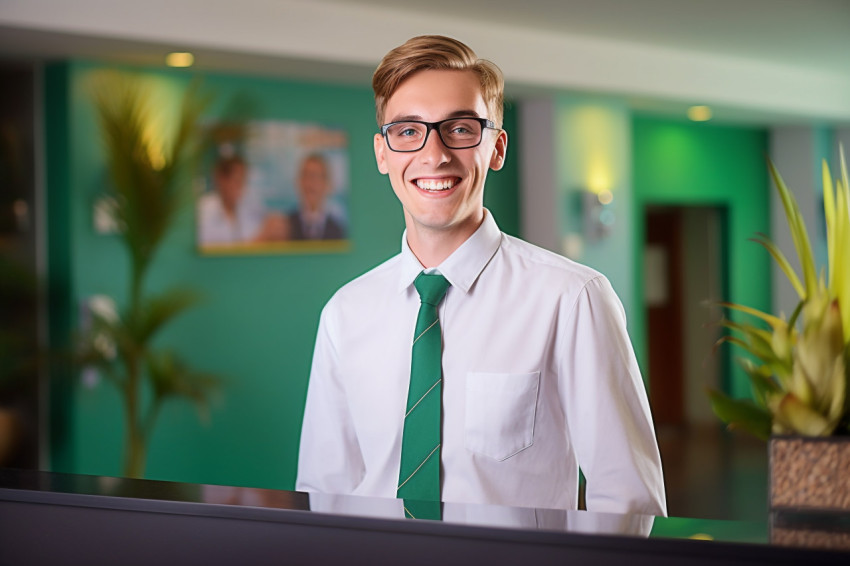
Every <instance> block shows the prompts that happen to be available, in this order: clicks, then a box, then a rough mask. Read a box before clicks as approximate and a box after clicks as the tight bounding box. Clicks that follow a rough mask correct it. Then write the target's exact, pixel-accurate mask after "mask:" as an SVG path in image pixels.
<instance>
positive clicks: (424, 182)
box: [416, 179, 455, 191]
mask: <svg viewBox="0 0 850 566" xmlns="http://www.w3.org/2000/svg"><path fill="white" fill-rule="evenodd" d="M454 185H455V181H454V179H443V180H439V181H438V180H436V179H417V180H416V186H417V187H419V188H420V189H422V190H425V191H445V190H448V189H451V188H452V187H454Z"/></svg>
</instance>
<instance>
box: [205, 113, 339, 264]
mask: <svg viewBox="0 0 850 566" xmlns="http://www.w3.org/2000/svg"><path fill="white" fill-rule="evenodd" d="M209 131H210V139H211V140H212V142H213V143H211V144H210V145H211V149H210V151H209V152H208V155H206V156H205V159H204V163H203V167H202V171H201V174H200V176H199V179H198V184H199V188H198V200H197V207H196V221H197V244H198V249H199V250H200V252H201V253H202V254H212V255H221V254H244V253H298V252H322V251H344V250H347V249H348V247H349V241H348V234H349V214H348V193H349V175H348V137H347V134H346V133H345V131H343V130H341V129H334V128H330V127H326V126H321V125H316V124H305V123H297V122H281V121H257V122H248V123H244V124H212V125H210V126H209Z"/></svg>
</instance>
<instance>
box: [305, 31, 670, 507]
mask: <svg viewBox="0 0 850 566" xmlns="http://www.w3.org/2000/svg"><path fill="white" fill-rule="evenodd" d="M373 87H374V90H375V104H376V106H377V118H378V124H379V125H380V126H381V132H380V133H379V134H376V135H375V139H374V145H375V157H376V159H377V163H378V169H379V170H380V171H381V173H383V174H385V175H387V176H389V179H390V183H391V184H392V188H393V191H394V192H395V194H396V196H397V197H398V199H399V201H401V204H402V207H403V209H404V219H405V225H406V230H405V232H404V235H403V237H402V242H401V253H400V254H399V255H397V256H395V257H393V258H391V259H390V260H388V261H387V262H385V263H383V264H382V265H380V266H378V267H376V268H375V269H373V270H372V271H370V272H368V273H366V274H365V275H363V276H361V277H359V278H357V279H355V280H354V281H352V282H350V283H348V284H347V285H345V286H344V287H342V288H341V289H340V290H339V291H338V292H337V293H336V294H335V295H334V296H333V298H332V299H331V300H330V301H329V302H328V304H327V306H326V307H325V309H324V311H323V312H322V317H321V322H320V325H319V332H318V337H317V339H316V349H315V353H314V357H313V368H312V372H311V376H310V385H309V390H308V394H307V405H306V408H305V414H304V425H303V429H302V436H301V449H300V461H299V469H298V480H297V483H296V489H299V490H303V491H319V492H325V493H336V494H355V495H370V496H380V497H404V498H408V497H409V498H412V499H440V500H443V501H454V502H462V503H464V502H465V503H493V504H501V505H513V506H522V507H541V508H560V509H575V508H576V507H577V503H578V473H579V466H580V467H581V469H582V471H583V472H584V474H585V476H586V478H587V495H586V499H587V508H588V509H589V510H591V511H603V512H604V511H608V512H621V513H625V512H633V513H645V514H650V515H665V514H666V503H665V495H664V485H663V478H662V473H661V462H660V458H659V453H658V447H657V444H656V441H655V435H654V430H653V426H652V420H651V417H650V411H649V405H648V402H647V398H646V393H645V390H644V385H643V382H642V380H641V377H640V373H639V369H638V366H637V363H636V361H635V357H634V354H633V351H632V347H631V343H630V341H629V338H628V335H627V333H626V321H625V314H624V311H623V308H622V306H621V304H620V302H619V300H618V299H617V297H616V295H615V294H614V291H613V290H612V288H611V286H610V284H609V283H608V281H607V280H606V279H605V277H603V276H602V275H601V274H599V273H597V272H595V271H593V270H591V269H589V268H587V267H584V266H582V265H579V264H576V263H574V262H572V261H570V260H568V259H566V258H563V257H560V256H558V255H555V254H553V253H551V252H548V251H545V250H543V249H540V248H537V247H535V246H533V245H531V244H528V243H526V242H523V241H521V240H518V239H516V238H512V237H510V236H507V235H505V234H503V233H501V232H500V231H499V229H498V227H497V225H496V222H495V219H494V218H493V217H492V215H491V214H490V213H489V212H488V211H487V210H486V209H485V208H484V205H483V195H484V182H485V179H486V176H487V172H488V170H489V169H493V170H494V171H498V170H499V169H501V168H502V165H503V163H504V158H505V152H506V150H507V144H508V136H507V133H506V132H505V131H504V130H502V129H501V122H502V104H503V80H502V76H501V72H500V71H499V69H498V68H497V67H496V66H495V65H493V64H492V63H490V62H488V61H483V60H479V59H478V58H477V57H476V55H475V53H474V52H473V51H472V50H471V49H469V48H468V47H467V46H466V45H464V44H462V43H460V42H458V41H456V40H453V39H450V38H446V37H440V36H423V37H416V38H413V39H411V40H409V41H408V42H406V43H405V44H404V45H401V46H400V47H398V48H396V49H394V50H392V51H390V52H389V53H388V54H387V55H386V57H384V59H383V61H382V62H381V64H380V65H379V67H378V69H377V70H376V71H375V74H374V77H373ZM423 271H425V272H426V273H428V274H429V275H430V277H424V276H421V275H420V273H421V272H423ZM443 278H444V280H445V285H446V286H447V288H446V287H444V288H445V289H446V290H445V294H444V295H442V294H441V292H442V289H440V292H437V294H436V295H435V296H434V297H431V298H423V299H422V303H423V304H422V305H420V292H422V291H421V290H420V283H419V280H420V279H427V280H429V281H434V280H437V279H439V280H443ZM425 294H427V293H425ZM424 296H425V295H424V294H423V297H424ZM428 305H431V306H430V307H429V306H428ZM434 305H436V308H435V306H434ZM429 308H430V309H431V311H434V312H432V317H431V319H425V321H424V322H423V323H422V324H423V325H422V326H421V327H420V326H419V323H420V322H422V320H420V317H421V316H422V314H421V313H422V312H423V311H427V310H428V309H429ZM417 312H419V313H420V314H419V315H417ZM426 316H427V313H426ZM415 325H416V330H414V328H415ZM434 329H436V333H435V331H434ZM414 334H415V336H414ZM434 336H436V339H435V338H434ZM421 337H427V338H423V341H424V340H429V341H430V342H429V344H431V346H434V344H436V350H437V351H436V356H437V360H436V362H434V361H433V359H432V361H431V362H428V363H430V364H431V366H430V369H429V370H427V372H426V373H429V374H430V378H429V379H430V381H426V387H424V388H423V389H421V390H419V391H416V392H415V391H414V389H415V388H416V387H418V385H416V383H417V379H419V378H418V377H416V376H417V375H418V374H419V373H421V372H420V370H419V369H418V368H419V367H421V363H422V362H420V361H419V360H420V357H421V353H420V354H417V348H422V347H423V346H422V345H420V344H419V342H420V340H419V339H420V338H421ZM440 349H441V351H440ZM420 352H421V350H420ZM429 355H430V356H432V358H433V355H434V352H433V350H431V351H430V353H429ZM440 356H441V357H440ZM434 364H436V365H434ZM427 384H433V385H427ZM435 391H436V395H435ZM435 397H436V400H434V399H435ZM426 405H427V406H428V409H427V410H428V411H436V413H430V414H429V416H428V418H423V419H422V420H420V421H414V420H413V419H414V418H417V416H418V415H419V413H420V412H422V411H423V410H424V408H425V406H426ZM434 422H435V423H436V428H437V430H436V432H433V433H432V432H429V431H430V428H429V427H433V426H435V425H434V424H433V423H434ZM412 423H413V424H412ZM428 423H432V424H428ZM423 431H425V432H423ZM420 433H423V434H426V436H427V435H431V436H427V438H426V439H425V440H423V441H422V442H423V443H424V445H425V451H424V453H423V454H421V455H414V456H410V454H412V453H413V451H414V450H415V449H414V448H411V447H410V446H411V444H412V443H415V441H417V440H418V439H417V438H414V437H416V436H417V435H419V434H420ZM432 446H433V448H431V447H432ZM411 458H413V460H412V462H413V463H412V464H411V463H410V461H409V460H410V459H411ZM422 477H424V478H426V479H425V480H420V478H422ZM422 481H424V482H431V484H433V482H436V488H434V487H433V485H432V486H430V487H423V488H421V489H420V488H419V487H416V488H414V490H413V491H411V492H407V489H408V485H410V484H413V483H417V482H422ZM434 489H436V491H434ZM423 494H424V495H423ZM406 510H407V509H406ZM411 514H412V513H411Z"/></svg>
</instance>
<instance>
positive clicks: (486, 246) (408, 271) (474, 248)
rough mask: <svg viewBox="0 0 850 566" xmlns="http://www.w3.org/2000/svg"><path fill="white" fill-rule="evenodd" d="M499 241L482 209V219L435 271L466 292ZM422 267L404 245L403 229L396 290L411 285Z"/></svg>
mask: <svg viewBox="0 0 850 566" xmlns="http://www.w3.org/2000/svg"><path fill="white" fill-rule="evenodd" d="M501 241H502V232H501V231H500V230H499V226H498V225H497V224H496V220H495V219H494V218H493V215H492V214H490V211H489V210H487V209H484V222H482V223H481V226H479V227H478V230H476V231H475V233H473V234H472V236H470V237H469V238H468V239H467V240H466V241H465V242H464V243H462V244H461V245H460V247H458V249H456V250H455V251H454V252H452V254H451V255H450V256H449V257H447V258H446V259H445V260H444V261H443V263H441V264H440V265H438V266H437V271H439V272H440V273H442V274H443V276H445V278H446V279H448V280H449V283H451V285H452V287H454V288H456V289H460V290H461V291H463V292H464V293H468V292H469V290H470V288H472V285H473V284H474V283H475V280H476V279H478V276H479V275H480V274H481V272H482V271H483V270H484V267H485V266H486V265H487V264H488V263H489V262H490V259H491V258H492V257H493V255H494V254H495V253H496V251H497V250H498V249H499V246H500V245H501ZM423 269H424V268H423V267H422V264H421V263H419V260H418V259H416V256H415V255H413V252H412V251H411V250H410V246H408V244H407V230H405V231H404V234H402V236H401V273H400V278H399V292H402V291H404V290H405V289H407V288H408V287H410V286H411V285H413V280H414V279H416V276H417V275H419V273H420V272H421V271H422V270H423Z"/></svg>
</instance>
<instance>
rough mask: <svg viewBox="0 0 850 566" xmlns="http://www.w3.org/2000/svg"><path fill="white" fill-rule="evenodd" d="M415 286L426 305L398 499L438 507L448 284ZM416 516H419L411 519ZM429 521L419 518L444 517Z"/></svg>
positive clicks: (425, 279) (427, 281)
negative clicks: (442, 310) (440, 308)
mask: <svg viewBox="0 0 850 566" xmlns="http://www.w3.org/2000/svg"><path fill="white" fill-rule="evenodd" d="M413 284H414V286H415V287H416V290H417V291H418V292H419V298H420V300H421V304H420V305H419V316H418V317H417V318H416V331H415V332H414V336H413V350H412V352H411V362H410V385H409V389H408V393H407V409H406V410H405V418H404V436H403V437H402V445H401V467H400V469H399V479H398V490H397V496H398V497H400V498H405V499H406V500H407V499H409V500H420V501H436V502H438V501H439V500H440V445H441V437H440V421H441V418H440V412H441V404H442V381H443V379H442V377H443V370H442V350H443V341H442V334H441V332H440V319H439V314H438V312H437V305H439V304H440V301H442V300H443V297H444V296H445V294H446V290H447V289H448V288H449V282H448V281H447V280H446V278H445V277H443V276H442V275H439V274H426V273H424V272H423V273H420V274H419V275H418V276H417V277H416V281H414V283H413ZM406 503H407V502H406ZM408 507H409V505H408ZM406 514H407V513H406ZM416 515H419V514H418V513H415V514H414V513H410V515H408V516H413V517H415V516H416ZM425 515H428V516H420V517H421V518H439V515H438V516H437V517H430V513H426V514H425Z"/></svg>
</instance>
